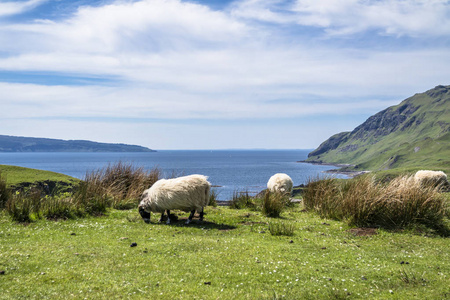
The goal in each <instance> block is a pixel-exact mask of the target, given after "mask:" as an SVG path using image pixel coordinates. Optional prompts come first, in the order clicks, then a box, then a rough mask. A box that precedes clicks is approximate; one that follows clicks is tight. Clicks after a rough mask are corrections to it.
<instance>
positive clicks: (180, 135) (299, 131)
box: [0, 0, 450, 149]
mask: <svg viewBox="0 0 450 300" xmlns="http://www.w3.org/2000/svg"><path fill="white" fill-rule="evenodd" d="M449 80H450V1H443V0H409V1H405V0H377V1H370V0H340V1H336V0H320V1H319V0H291V1H281V0H265V1H261V0H236V1H207V0H197V1H180V0H140V1H132V0H118V1H109V0H97V1H92V0H90V1H85V0H74V1H66V0H24V1H8V0H6V1H1V2H0V107H1V109H0V122H1V123H0V124H1V131H0V134H6V135H20V136H34V137H48V138H61V139H88V140H94V141H100V142H115V143H130V144H139V145H143V146H147V147H150V148H153V149H224V148H225V149H229V148H269V149H275V148H290V149H292V148H297V149H299V148H303V149H310V148H315V147H317V146H318V145H319V144H320V143H321V142H322V141H324V140H325V139H327V138H328V137H329V136H331V135H333V134H335V133H338V132H341V131H350V130H352V129H354V128H355V127H356V126H357V125H359V124H360V123H362V122H363V121H364V120H366V119H367V118H368V117H369V116H370V115H372V114H374V113H376V112H378V111H380V110H382V109H384V108H386V107H388V106H391V105H395V104H398V103H399V102H400V101H401V100H403V99H405V98H407V97H409V96H412V95H414V94H415V93H418V92H423V91H426V90H428V89H430V88H433V87H435V86H436V85H439V84H443V85H448V84H450V82H449Z"/></svg>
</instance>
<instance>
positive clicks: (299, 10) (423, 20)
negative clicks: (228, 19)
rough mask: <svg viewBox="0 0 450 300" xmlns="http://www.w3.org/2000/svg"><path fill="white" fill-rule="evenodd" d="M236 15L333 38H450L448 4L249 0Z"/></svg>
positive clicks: (437, 0)
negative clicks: (367, 35)
mask: <svg viewBox="0 0 450 300" xmlns="http://www.w3.org/2000/svg"><path fill="white" fill-rule="evenodd" d="M232 13H233V15H235V16H238V17H241V18H249V19H255V20H260V21H265V22H274V23H281V24H285V23H291V24H294V23H295V24H299V25H303V26H314V27H319V28H324V29H325V30H326V31H327V32H328V33H329V34H332V35H349V34H355V33H360V32H364V31H367V30H372V29H374V30H377V31H379V32H380V33H381V34H386V35H395V36H401V35H408V36H427V35H428V36H448V35H449V34H450V3H449V1H447V0H408V1H405V0H379V1H373V0H372V1H365V0H339V1H336V0H321V1H316V0H297V1H295V2H294V3H290V2H286V1H283V0H272V1H264V0H246V1H240V2H236V4H235V6H234V7H233V9H232Z"/></svg>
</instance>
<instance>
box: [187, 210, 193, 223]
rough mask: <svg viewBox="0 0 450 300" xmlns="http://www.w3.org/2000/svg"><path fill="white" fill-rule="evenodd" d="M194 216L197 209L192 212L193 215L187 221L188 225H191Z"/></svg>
mask: <svg viewBox="0 0 450 300" xmlns="http://www.w3.org/2000/svg"><path fill="white" fill-rule="evenodd" d="M194 214H195V209H194V210H193V211H191V214H190V215H189V218H188V219H187V221H186V224H189V223H191V221H192V218H193V217H194Z"/></svg>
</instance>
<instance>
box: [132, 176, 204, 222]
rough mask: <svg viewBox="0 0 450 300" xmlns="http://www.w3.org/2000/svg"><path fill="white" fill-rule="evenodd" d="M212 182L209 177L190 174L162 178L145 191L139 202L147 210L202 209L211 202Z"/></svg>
mask: <svg viewBox="0 0 450 300" xmlns="http://www.w3.org/2000/svg"><path fill="white" fill-rule="evenodd" d="M210 188H211V184H210V183H209V182H208V177H206V176H203V175H189V176H183V177H178V178H173V179H160V180H158V181H157V182H155V183H154V184H153V185H152V187H151V188H149V189H147V190H145V191H144V193H143V194H142V198H141V199H142V200H141V203H140V204H139V206H140V207H142V208H144V209H145V211H147V212H160V213H162V212H164V210H171V209H179V210H183V211H186V212H188V211H192V210H194V209H195V210H197V211H201V209H202V207H205V206H207V205H208V203H209V190H210Z"/></svg>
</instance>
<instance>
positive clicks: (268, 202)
mask: <svg viewBox="0 0 450 300" xmlns="http://www.w3.org/2000/svg"><path fill="white" fill-rule="evenodd" d="M289 202H290V201H289V195H287V194H281V193H271V192H269V191H268V190H267V191H266V193H265V194H264V198H263V201H262V208H261V211H262V213H263V214H264V215H266V216H268V217H274V218H277V217H279V216H280V214H281V212H282V211H283V210H284V208H285V207H286V205H287V204H288V203H289Z"/></svg>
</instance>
